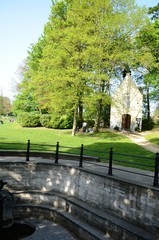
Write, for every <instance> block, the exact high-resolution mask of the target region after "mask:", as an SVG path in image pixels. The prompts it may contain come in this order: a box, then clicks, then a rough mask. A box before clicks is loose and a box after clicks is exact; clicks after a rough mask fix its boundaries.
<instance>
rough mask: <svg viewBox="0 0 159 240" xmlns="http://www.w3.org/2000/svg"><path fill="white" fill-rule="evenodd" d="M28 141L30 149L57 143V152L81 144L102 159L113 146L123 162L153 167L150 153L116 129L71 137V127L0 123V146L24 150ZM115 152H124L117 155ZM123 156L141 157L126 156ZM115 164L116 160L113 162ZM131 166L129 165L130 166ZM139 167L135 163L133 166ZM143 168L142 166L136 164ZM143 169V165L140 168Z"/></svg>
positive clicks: (77, 149) (77, 148) (51, 147)
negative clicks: (55, 127) (38, 126)
mask: <svg viewBox="0 0 159 240" xmlns="http://www.w3.org/2000/svg"><path fill="white" fill-rule="evenodd" d="M28 140H30V142H31V150H39V151H48V150H52V151H55V145H56V143H57V142H59V145H60V151H63V152H68V153H80V146H81V144H83V145H84V154H86V155H92V156H99V157H100V158H101V160H102V161H107V160H108V158H109V151H110V148H111V147H112V148H113V151H114V159H116V160H117V161H118V160H124V163H120V164H123V165H127V163H125V162H127V161H128V162H129V163H132V162H133V163H134V162H135V163H139V164H145V165H147V164H148V165H152V166H154V160H151V159H146V158H147V157H149V158H152V159H154V154H153V153H150V152H149V151H147V150H145V149H143V148H142V147H140V146H138V145H136V144H135V143H133V142H132V141H131V140H130V139H129V138H127V137H126V136H124V135H123V134H122V133H119V132H111V131H109V130H103V131H101V132H100V133H98V134H94V133H78V134H77V135H76V136H75V137H73V136H71V130H54V129H46V128H22V127H20V126H19V125H18V124H17V123H13V122H9V121H7V120H6V121H5V122H4V124H1V125H0V149H18V150H22V149H24V150H26V145H27V141H28ZM118 154H124V156H123V155H122V156H121V155H118ZM127 155H133V156H134V155H135V156H141V158H139V157H136V158H135V157H130V156H127ZM117 164H119V163H117ZM132 167H133V165H132ZM137 167H139V166H137ZM140 168H143V167H140ZM144 168H146V169H147V167H144Z"/></svg>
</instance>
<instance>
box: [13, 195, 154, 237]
mask: <svg viewBox="0 0 159 240" xmlns="http://www.w3.org/2000/svg"><path fill="white" fill-rule="evenodd" d="M14 197H15V202H16V208H15V213H16V215H17V216H20V215H19V214H22V215H25V217H26V216H27V215H28V217H29V216H31V213H33V216H36V217H40V218H42V217H45V219H47V220H53V221H56V222H58V223H59V224H61V225H62V226H64V227H66V228H67V229H68V230H69V231H71V229H74V230H75V233H77V236H78V237H80V239H82V240H85V239H86V240H89V239H90V240H94V239H95V240H96V239H101V240H102V239H105V240H106V239H109V240H111V239H114V240H119V239H123V240H124V239H125V240H140V239H144V240H155V239H156V238H155V236H154V235H153V234H151V233H149V232H147V231H145V230H143V229H142V228H139V227H138V226H135V225H133V224H131V223H128V222H126V221H124V220H123V219H119V218H117V217H116V216H113V215H112V214H111V213H109V212H107V211H105V210H104V211H102V210H101V209H97V208H95V207H93V206H90V205H89V204H88V203H85V202H83V201H81V200H79V199H76V198H74V197H73V196H68V195H66V194H63V193H59V192H38V191H26V192H24V191H23V192H16V193H14Z"/></svg>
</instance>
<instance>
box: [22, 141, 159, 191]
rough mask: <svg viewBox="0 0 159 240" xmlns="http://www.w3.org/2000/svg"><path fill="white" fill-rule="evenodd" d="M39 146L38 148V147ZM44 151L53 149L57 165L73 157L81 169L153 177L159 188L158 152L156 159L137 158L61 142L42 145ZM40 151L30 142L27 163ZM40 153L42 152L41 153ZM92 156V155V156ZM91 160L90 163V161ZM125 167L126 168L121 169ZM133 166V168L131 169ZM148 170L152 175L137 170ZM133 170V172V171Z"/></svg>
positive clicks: (112, 151)
mask: <svg viewBox="0 0 159 240" xmlns="http://www.w3.org/2000/svg"><path fill="white" fill-rule="evenodd" d="M37 146H38V147H37ZM42 146H43V149H47V147H48V146H49V148H50V149H51V152H52V156H54V159H55V162H54V163H55V164H58V163H59V160H60V156H61V155H62V154H63V155H62V156H64V155H65V159H66V160H69V159H70V157H71V156H72V157H73V159H74V160H76V162H77V160H78V167H80V168H86V165H87V166H88V164H89V166H90V165H91V166H92V167H94V169H97V168H100V169H107V172H106V170H104V172H105V173H107V174H108V175H110V176H111V175H113V174H114V171H121V172H127V173H128V174H129V173H132V174H136V175H141V176H146V177H151V178H152V179H153V180H152V181H153V183H152V184H153V186H154V187H158V186H159V183H158V171H159V153H158V152H157V153H156V154H154V157H143V156H137V155H130V154H123V153H118V152H116V151H114V150H113V148H112V147H111V148H110V149H107V150H106V151H104V150H103V151H100V150H98V151H97V150H94V149H87V148H85V147H84V145H83V144H81V146H80V147H78V148H73V147H68V146H61V145H60V144H59V142H57V143H56V144H55V145H42ZM36 147H37V149H39V148H40V147H39V144H37V145H36V144H31V142H30V140H28V142H27V147H26V161H30V155H31V153H32V149H34V150H35V149H36ZM86 152H87V153H88V152H89V155H85V154H84V153H86ZM39 153H40V151H39ZM90 154H91V155H90ZM97 156H102V157H100V163H97V162H98V161H99V157H97ZM127 159H136V160H139V162H138V163H137V162H136V161H133V160H132V161H128V160H127ZM141 159H142V160H144V162H145V161H149V163H151V164H143V163H140V160H141ZM88 160H89V161H88ZM90 160H95V161H90ZM121 166H125V167H121ZM130 166H131V167H130ZM137 168H138V169H147V170H148V171H150V172H151V175H149V174H146V173H145V172H144V171H143V172H141V171H140V172H138V171H136V169H137ZM132 169H133V170H132Z"/></svg>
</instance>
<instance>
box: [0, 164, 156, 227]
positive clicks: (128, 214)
mask: <svg viewBox="0 0 159 240" xmlns="http://www.w3.org/2000/svg"><path fill="white" fill-rule="evenodd" d="M0 178H1V179H3V180H4V181H7V182H8V184H7V186H8V188H9V189H12V190H41V191H51V190H56V191H59V192H63V193H67V194H68V195H73V196H75V197H77V198H79V199H81V200H83V201H86V202H88V203H90V204H92V205H94V206H97V207H98V208H101V209H102V210H103V211H104V210H108V211H110V212H111V213H114V214H115V215H116V216H119V217H121V218H124V219H126V220H128V221H130V222H132V223H137V224H138V225H139V226H142V227H144V228H145V229H148V230H151V228H152V231H153V227H152V226H154V227H158V226H159V207H158V206H159V191H158V189H153V188H152V189H150V188H146V187H141V186H137V185H132V184H130V183H127V182H124V181H120V180H117V179H115V177H109V176H102V175H99V174H95V173H92V172H89V171H86V170H84V169H83V170H80V169H78V168H72V167H66V166H62V165H54V164H53V163H46V162H45V163H42V162H37V163H36V162H34V163H31V162H20V161H17V162H4V161H1V162H0Z"/></svg>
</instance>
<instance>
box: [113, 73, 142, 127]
mask: <svg viewBox="0 0 159 240" xmlns="http://www.w3.org/2000/svg"><path fill="white" fill-rule="evenodd" d="M123 76H124V79H123V81H122V82H121V84H120V85H119V87H118V88H117V90H116V91H115V92H114V94H113V95H112V103H111V111H110V128H111V129H114V128H118V129H119V130H128V131H134V130H135V129H136V128H139V129H140V130H141V127H142V126H141V125H142V100H143V96H142V93H141V92H140V91H139V89H138V87H137V86H136V84H135V83H134V82H133V80H132V78H131V72H126V73H125V75H123Z"/></svg>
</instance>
